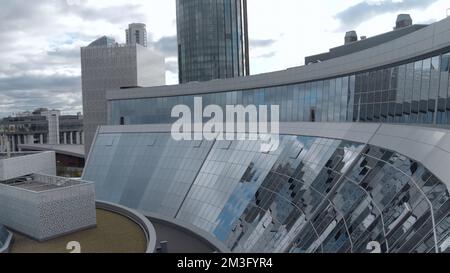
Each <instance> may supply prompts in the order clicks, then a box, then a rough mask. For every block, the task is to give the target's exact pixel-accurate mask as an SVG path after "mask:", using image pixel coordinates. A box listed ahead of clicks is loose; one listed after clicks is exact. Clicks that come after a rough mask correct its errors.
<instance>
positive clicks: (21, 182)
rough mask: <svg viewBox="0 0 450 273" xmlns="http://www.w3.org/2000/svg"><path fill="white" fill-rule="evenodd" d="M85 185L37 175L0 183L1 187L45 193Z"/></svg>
mask: <svg viewBox="0 0 450 273" xmlns="http://www.w3.org/2000/svg"><path fill="white" fill-rule="evenodd" d="M85 183H87V182H85V181H81V180H74V179H68V178H63V177H56V176H47V175H38V174H33V175H28V176H24V177H20V178H16V179H12V180H8V181H3V182H0V184H3V185H7V186H10V187H14V188H17V189H21V190H27V191H32V192H45V191H50V190H56V189H62V188H68V187H72V186H77V185H81V184H85Z"/></svg>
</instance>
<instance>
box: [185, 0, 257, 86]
mask: <svg viewBox="0 0 450 273" xmlns="http://www.w3.org/2000/svg"><path fill="white" fill-rule="evenodd" d="M247 25H248V24H247V0H177V29H178V68H179V80H180V83H187V82H192V81H208V80H213V79H224V78H233V77H240V76H246V75H249V74H250V71H249V70H250V69H249V55H248V31H247V29H248V27H247Z"/></svg>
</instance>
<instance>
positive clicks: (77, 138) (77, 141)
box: [75, 131, 81, 145]
mask: <svg viewBox="0 0 450 273" xmlns="http://www.w3.org/2000/svg"><path fill="white" fill-rule="evenodd" d="M80 135H81V134H80V132H78V131H77V132H75V140H76V143H75V144H78V145H80V144H81V136H80Z"/></svg>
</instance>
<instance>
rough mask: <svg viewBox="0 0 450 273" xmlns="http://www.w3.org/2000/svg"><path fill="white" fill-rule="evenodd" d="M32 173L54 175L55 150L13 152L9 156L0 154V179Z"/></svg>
mask: <svg viewBox="0 0 450 273" xmlns="http://www.w3.org/2000/svg"><path fill="white" fill-rule="evenodd" d="M33 173H41V174H47V175H56V156H55V152H53V151H49V152H39V153H28V154H25V153H13V154H12V156H11V157H10V158H6V157H3V158H2V156H1V155H0V181H6V180H10V179H14V178H16V177H21V176H24V175H29V174H33Z"/></svg>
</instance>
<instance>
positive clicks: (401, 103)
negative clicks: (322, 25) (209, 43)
mask: <svg viewBox="0 0 450 273" xmlns="http://www.w3.org/2000/svg"><path fill="white" fill-rule="evenodd" d="M189 2H192V3H197V1H189ZM178 4H180V3H178ZM178 8H179V7H178ZM404 29H408V32H409V33H406V34H404V35H398V36H397V35H392V36H391V35H388V37H390V38H386V37H385V38H383V42H380V41H379V40H378V39H377V38H376V37H373V38H372V39H375V40H372V41H375V42H371V41H370V39H371V38H369V39H367V40H369V44H372V45H373V46H369V45H368V44H365V45H364V46H363V47H362V48H357V49H353V48H354V45H356V44H358V43H362V42H364V41H357V42H354V43H350V44H348V45H347V46H348V48H346V47H345V46H344V48H342V50H343V51H342V52H347V50H348V54H344V53H340V54H338V55H336V56H329V58H327V59H323V60H322V61H320V62H317V63H312V64H310V65H306V66H302V67H295V68H291V69H287V70H285V71H278V72H272V73H266V74H261V75H254V76H249V77H245V78H242V77H241V78H233V79H223V80H217V81H209V82H204V83H191V84H183V85H175V86H161V87H151V88H135V89H130V90H127V92H126V93H124V92H122V91H121V90H112V91H108V92H107V94H106V98H107V100H108V118H109V124H110V126H103V127H102V128H101V129H100V130H99V132H98V135H97V137H96V139H95V141H94V145H93V148H92V152H91V154H90V156H89V159H88V161H87V164H86V168H85V170H84V174H83V179H85V180H89V181H94V182H95V187H96V194H97V196H98V197H99V198H100V199H103V200H107V201H109V202H112V203H118V204H122V205H125V206H127V207H130V208H133V209H137V210H138V211H140V212H142V213H143V214H145V215H147V216H151V217H152V219H158V218H161V219H165V221H169V222H170V221H172V222H173V224H174V226H177V225H179V226H183V227H191V230H194V231H196V232H198V234H202V236H205V238H206V237H208V236H209V237H208V238H211V237H212V238H214V239H215V240H216V241H218V244H219V245H221V246H222V247H223V248H225V249H227V250H228V251H232V252H258V253H259V252H292V253H296V252H315V253H317V252H373V251H380V252H388V253H391V252H420V253H428V252H450V248H449V246H450V191H449V190H450V169H449V168H448V166H449V164H450V126H449V125H450V90H449V87H450V83H449V80H450V70H449V63H450V61H449V60H450V18H447V19H444V20H442V21H439V22H436V23H433V24H431V25H428V26H421V27H414V26H412V27H406V28H404ZM397 31H402V29H399V30H397ZM194 98H202V99H203V104H204V106H205V107H206V106H207V105H210V104H216V105H219V106H221V107H223V108H225V106H226V105H243V106H249V105H254V106H256V107H259V108H260V106H261V105H262V106H265V105H279V109H280V122H281V123H280V136H279V137H280V145H279V147H278V149H275V150H274V151H271V150H269V151H263V150H261V149H260V147H261V142H260V141H255V140H249V139H247V140H234V141H233V140H220V139H209V140H203V141H201V140H192V141H190V140H183V141H176V140H175V139H174V138H173V137H172V135H171V126H172V124H173V123H174V122H175V120H177V119H175V118H173V117H171V112H172V109H173V107H174V106H176V105H179V104H185V105H187V106H190V107H191V108H193V106H194ZM121 124H124V125H121Z"/></svg>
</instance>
